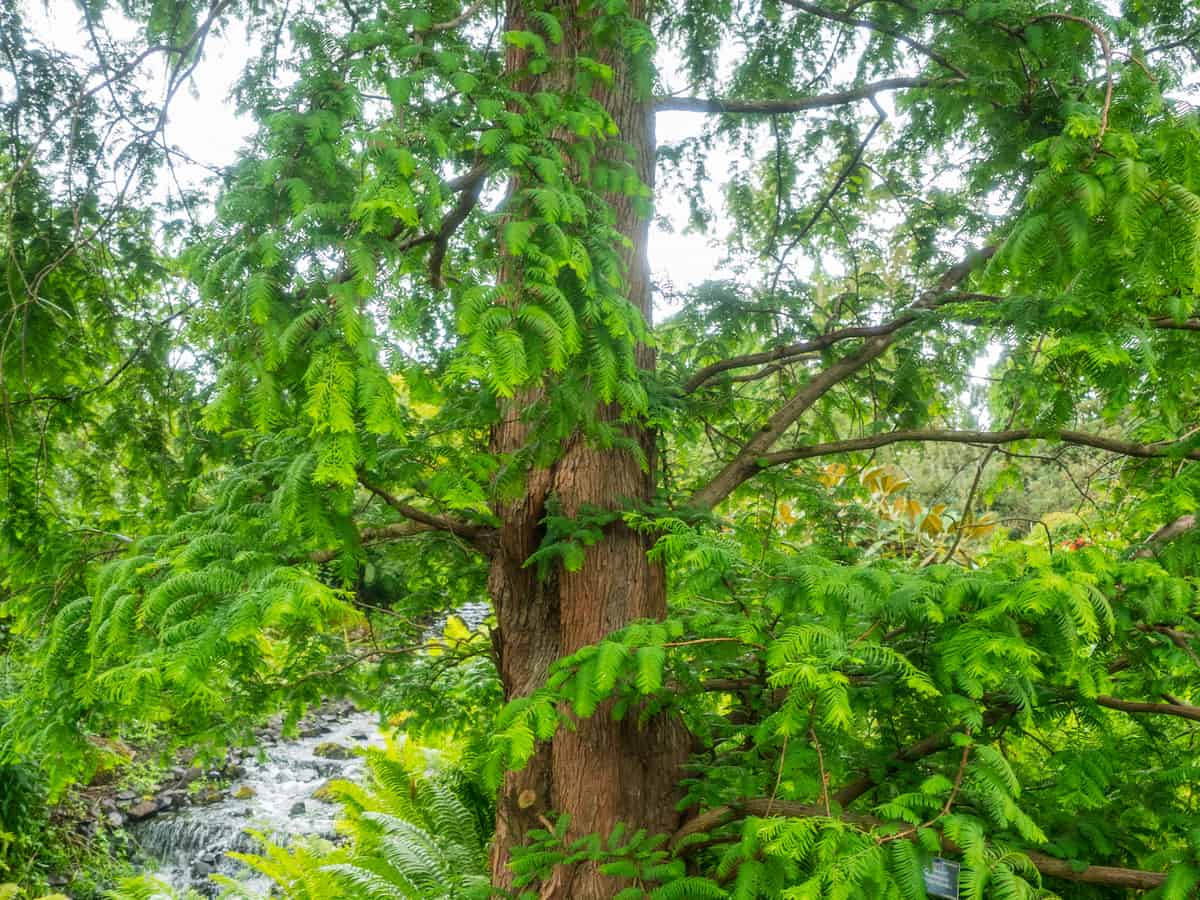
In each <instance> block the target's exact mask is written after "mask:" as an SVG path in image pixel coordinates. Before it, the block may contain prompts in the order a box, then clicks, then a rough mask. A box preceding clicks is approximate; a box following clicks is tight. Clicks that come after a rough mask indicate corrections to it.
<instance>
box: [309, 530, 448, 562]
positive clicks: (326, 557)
mask: <svg viewBox="0 0 1200 900" xmlns="http://www.w3.org/2000/svg"><path fill="white" fill-rule="evenodd" d="M443 530H444V529H441V528H436V527H434V526H433V525H422V524H420V523H419V522H393V523H392V524H391V525H379V526H376V527H372V528H364V529H363V530H362V531H360V532H359V533H358V540H359V543H361V544H364V545H366V544H380V543H383V542H385V541H396V540H399V539H401V538H406V537H412V536H413V535H416V534H429V533H430V532H435V531H443ZM338 552H339V551H337V550H317V551H316V552H314V553H310V554H309V555H308V558H309V559H310V560H311V561H313V562H315V563H327V562H329V561H330V560H332V559H336V558H337V555H338Z"/></svg>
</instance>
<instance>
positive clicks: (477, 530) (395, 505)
mask: <svg viewBox="0 0 1200 900" xmlns="http://www.w3.org/2000/svg"><path fill="white" fill-rule="evenodd" d="M358 483H359V484H361V485H362V486H363V487H365V488H366V489H367V490H368V491H370V492H371V493H372V494H374V495H375V496H376V497H378V498H379V499H380V500H382V501H383V502H384V503H386V504H387V505H388V506H390V507H391V508H392V509H394V510H396V512H398V513H400V515H402V516H404V518H406V519H410V520H411V521H413V522H416V523H417V524H420V525H424V526H425V527H426V529H427V530H436V531H448V532H449V533H450V534H453V535H455V536H456V537H460V538H462V539H463V540H465V541H468V542H469V543H471V544H473V545H474V546H476V547H478V548H480V549H483V550H486V549H487V547H488V545H489V543H490V540H491V537H492V535H493V533H494V529H492V528H488V527H487V526H485V525H475V524H472V523H471V522H464V521H462V520H460V519H448V518H445V517H444V516H435V515H433V514H432V513H427V512H425V511H424V510H422V509H417V507H415V506H412V505H410V504H408V503H405V502H404V501H402V500H400V499H399V498H398V497H396V496H393V495H392V494H390V493H388V492H387V491H386V490H384V489H383V488H381V487H379V486H378V485H375V484H373V483H371V482H370V481H368V480H367V479H366V476H364V475H362V474H361V473H360V474H359V476H358ZM364 533H365V532H364Z"/></svg>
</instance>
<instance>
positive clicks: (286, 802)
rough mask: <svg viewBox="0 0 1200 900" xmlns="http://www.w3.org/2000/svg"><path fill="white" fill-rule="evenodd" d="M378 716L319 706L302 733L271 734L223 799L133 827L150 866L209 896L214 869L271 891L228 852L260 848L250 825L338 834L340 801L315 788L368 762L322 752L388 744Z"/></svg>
mask: <svg viewBox="0 0 1200 900" xmlns="http://www.w3.org/2000/svg"><path fill="white" fill-rule="evenodd" d="M378 721H379V719H378V716H377V715H376V714H375V713H368V712H359V711H357V710H349V711H337V710H335V711H332V712H327V711H319V712H317V713H316V714H314V715H313V716H311V717H309V718H308V719H306V720H305V721H304V723H303V724H302V726H301V735H302V736H301V737H299V738H294V739H282V738H273V737H271V736H267V737H265V738H264V739H263V743H262V746H261V747H260V752H259V754H258V755H257V756H256V755H254V754H251V755H248V756H247V757H246V758H245V760H244V761H243V763H242V765H243V767H244V768H245V774H244V775H243V776H242V777H241V778H239V779H237V780H236V781H234V782H233V784H232V786H231V788H232V789H231V790H230V792H229V795H228V796H226V797H225V798H224V799H221V800H219V801H218V802H216V803H210V804H207V805H203V806H191V807H187V808H185V809H182V810H179V811H178V812H169V813H161V814H159V815H157V816H155V817H154V818H152V819H148V820H147V821H145V822H142V823H139V824H137V825H134V826H133V827H132V834H133V837H134V840H135V841H136V842H137V844H138V845H139V846H140V847H141V850H142V852H143V853H144V854H145V855H146V856H147V857H148V858H150V859H151V860H153V861H154V862H157V867H155V865H154V863H151V864H150V865H149V866H148V867H147V871H148V872H150V873H151V874H153V875H154V876H155V877H157V878H159V879H161V880H162V881H165V882H166V883H167V884H169V885H170V886H171V887H172V888H175V889H176V890H179V891H182V890H183V889H185V888H191V889H192V890H195V891H197V892H199V893H201V894H204V895H206V896H215V895H216V893H217V890H218V889H217V886H216V884H214V883H213V882H212V881H211V880H210V878H209V876H210V875H212V874H214V873H220V874H222V875H228V876H229V877H231V878H236V879H238V880H239V881H242V882H243V883H246V884H247V885H248V886H249V887H250V888H251V890H254V891H256V892H258V893H262V894H266V893H268V891H269V882H268V881H267V879H265V878H264V877H262V876H258V875H257V873H255V872H253V871H252V870H250V869H248V868H247V867H246V866H244V865H243V864H242V863H240V862H238V861H237V860H234V859H230V858H229V857H228V856H227V855H226V854H227V853H228V852H229V851H230V850H236V851H239V852H243V853H247V852H249V853H254V852H261V845H260V844H259V843H258V842H257V841H256V840H255V839H254V838H253V837H252V836H251V835H250V834H248V833H247V832H246V829H254V830H256V831H260V832H262V833H264V834H267V835H270V836H271V837H272V839H273V840H275V841H276V842H277V843H280V842H286V841H287V840H288V839H290V838H292V837H295V836H297V835H316V836H318V837H325V838H332V837H333V835H334V827H333V826H334V819H335V818H336V814H337V811H338V807H337V806H336V805H335V804H332V803H328V802H323V801H321V800H317V799H315V798H314V797H313V793H314V792H315V791H316V790H317V789H318V788H320V787H321V786H322V785H324V784H325V783H326V782H327V781H329V780H330V779H335V778H346V779H351V780H356V779H357V778H359V777H360V776H361V774H362V770H363V762H362V759H361V758H360V757H358V756H356V755H354V754H353V753H347V754H346V755H347V757H348V758H345V759H330V758H328V757H326V756H324V755H318V754H317V753H316V752H315V751H316V750H317V749H318V748H322V750H323V752H328V747H329V746H331V745H337V746H338V747H340V748H345V749H346V750H354V749H358V748H362V747H368V746H373V747H382V746H383V745H384V737H383V735H382V734H381V733H380V731H379V729H378ZM322 745H327V746H325V747H322ZM335 752H336V751H335Z"/></svg>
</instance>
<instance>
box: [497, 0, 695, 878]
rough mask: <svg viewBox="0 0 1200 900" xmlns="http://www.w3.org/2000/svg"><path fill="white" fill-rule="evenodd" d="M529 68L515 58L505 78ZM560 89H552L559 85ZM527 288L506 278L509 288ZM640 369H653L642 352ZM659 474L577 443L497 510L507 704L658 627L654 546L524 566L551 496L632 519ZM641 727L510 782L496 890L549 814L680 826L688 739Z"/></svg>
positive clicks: (601, 735)
mask: <svg viewBox="0 0 1200 900" xmlns="http://www.w3.org/2000/svg"><path fill="white" fill-rule="evenodd" d="M555 12H556V14H557V15H558V16H559V17H560V20H561V22H562V25H563V30H564V38H563V41H562V43H561V44H560V45H559V46H558V47H557V48H556V49H555V51H554V52H555V54H556V55H557V56H558V58H559V60H560V65H559V66H558V67H552V69H551V70H550V71H549V72H548V73H547V74H546V75H545V76H542V77H540V78H537V79H532V78H531V79H528V81H527V83H526V84H524V85H523V87H524V88H525V89H527V90H553V89H560V90H561V89H563V88H565V87H566V86H567V85H568V84H569V82H566V81H563V79H566V78H573V74H572V73H571V72H570V71H569V65H568V62H567V61H568V60H570V59H572V58H573V57H574V56H575V55H576V54H577V53H580V52H589V50H588V49H587V48H586V45H585V44H584V41H585V40H586V35H587V34H588V33H589V29H588V26H587V23H586V22H583V21H581V19H580V16H581V14H580V11H579V9H578V4H577V3H576V2H575V0H567V2H565V3H563V4H562V5H560V6H559V7H558V8H557V9H556V10H555ZM631 12H632V14H633V15H635V16H640V15H641V14H642V13H643V12H644V0H634V2H633V3H632V4H631ZM507 16H508V24H507V27H508V28H522V27H524V7H523V6H522V4H521V3H520V0H511V2H510V3H509V6H508V11H507ZM590 54H591V55H593V56H596V57H598V58H600V59H601V60H602V61H603V62H605V63H607V64H609V65H611V66H612V68H613V70H614V78H613V82H612V85H611V86H609V87H602V88H599V89H597V90H596V92H595V93H594V96H595V97H596V99H598V100H600V102H602V103H603V104H604V105H605V107H606V108H607V110H608V112H609V114H610V115H611V116H612V117H613V119H614V121H615V122H616V124H617V126H618V128H619V129H620V139H621V140H622V141H623V142H625V143H626V144H629V145H632V146H633V147H634V148H635V149H636V151H637V162H636V165H637V166H638V167H639V175H640V176H641V178H642V180H643V181H644V182H645V183H647V184H650V183H652V179H653V174H654V172H653V165H654V152H653V151H654V139H653V119H652V111H651V109H650V107H649V105H648V103H647V100H648V98H643V97H639V96H636V95H635V93H634V86H633V82H632V80H631V79H629V78H626V77H624V76H625V74H626V69H627V67H626V65H625V63H624V61H623V60H622V59H621V58H619V57H618V56H617V55H616V54H613V53H606V52H604V51H603V50H591V51H590ZM521 62H522V60H521V58H520V54H519V53H517V52H516V51H510V58H509V68H510V70H514V69H516V68H517V67H519V66H520V64H521ZM556 82H557V83H556ZM611 202H612V205H613V208H614V210H615V213H616V225H617V227H618V229H619V230H620V231H621V233H622V234H624V235H625V236H626V237H628V238H629V239H630V241H631V245H632V246H631V248H630V249H629V250H628V251H627V257H626V262H627V282H628V298H629V300H630V302H631V303H633V304H634V305H635V306H636V307H637V308H638V309H639V310H640V311H641V313H642V314H643V316H644V317H645V318H646V320H647V321H649V320H650V283H649V277H648V266H647V262H646V242H647V230H648V224H647V222H646V220H645V219H644V218H643V217H641V216H639V215H638V214H637V212H636V210H635V209H634V206H633V204H632V202H631V201H630V199H629V198H627V197H613V198H611ZM505 276H507V277H512V278H519V273H518V272H515V271H512V272H508V273H504V274H502V277H505ZM640 362H641V364H642V365H644V366H651V365H653V358H652V355H651V354H650V353H649V352H648V351H646V350H644V349H643V351H642V352H641V353H640ZM538 397H539V393H538V392H537V391H536V390H531V391H528V392H526V393H524V394H523V395H521V396H518V397H516V398H514V399H513V400H512V401H511V402H509V403H508V404H506V407H507V408H506V409H505V410H504V414H503V415H502V417H501V422H500V424H498V425H497V426H496V427H495V428H494V429H493V433H492V450H493V452H495V453H498V454H512V453H516V452H518V451H519V450H520V449H521V448H522V447H524V446H525V445H526V442H527V440H528V439H529V426H528V425H527V424H526V423H525V422H523V421H522V418H521V417H522V412H523V411H524V410H527V409H528V408H529V406H530V405H531V404H532V403H533V402H534V401H536V400H537V399H538ZM619 414H620V410H619V409H618V408H616V407H615V406H613V407H605V408H603V409H601V410H599V415H600V417H601V418H604V419H608V420H610V421H611V420H613V419H615V418H616V417H617V416H619ZM624 427H625V429H626V433H627V435H628V436H629V437H631V438H632V439H634V440H636V441H637V442H638V444H639V445H640V446H641V448H642V450H643V452H644V454H645V458H646V459H649V460H653V457H654V440H653V436H652V435H651V434H650V433H649V432H648V431H646V430H645V429H644V428H641V427H640V426H638V425H637V424H629V425H626V426H624ZM653 479H654V476H653V466H652V465H651V467H650V470H649V471H647V470H646V469H644V468H643V467H642V465H641V462H640V461H639V460H638V459H637V458H635V456H634V455H633V454H631V453H629V452H628V451H622V450H613V449H602V448H598V447H595V446H592V445H591V444H589V443H588V442H587V441H586V440H585V439H584V438H583V437H582V436H580V435H576V436H575V437H573V438H572V439H570V440H568V441H567V442H566V444H565V446H564V447H563V449H562V452H561V454H560V456H559V458H558V459H557V461H556V462H555V463H554V464H553V465H552V466H550V467H549V468H547V469H537V470H534V471H532V472H531V473H530V474H529V477H528V481H527V484H526V489H525V492H524V495H523V496H522V497H521V498H520V499H518V500H516V501H512V502H505V503H501V504H500V505H499V506H498V509H497V512H498V514H499V516H500V518H501V522H502V524H501V527H500V529H499V535H498V541H497V544H496V549H495V552H494V555H493V558H492V565H491V571H490V576H489V590H490V592H491V596H492V599H493V602H494V603H495V606H496V615H497V619H498V624H499V628H498V634H497V639H496V645H497V652H498V656H499V663H500V674H501V678H502V680H503V682H504V688H505V694H506V696H507V697H509V698H511V697H517V696H522V695H525V694H528V693H530V692H531V691H533V690H534V689H536V688H537V687H538V686H540V685H541V684H542V683H543V681H544V680H545V677H546V673H547V669H548V667H549V665H550V663H551V662H553V661H554V659H556V658H557V657H559V656H562V655H565V654H568V653H571V652H573V651H575V650H577V649H579V648H580V647H582V646H584V645H586V644H589V643H593V642H595V641H597V640H599V639H600V638H602V637H604V636H605V635H606V634H608V633H610V632H612V631H614V630H616V629H618V628H621V627H622V626H624V625H626V624H628V623H629V622H630V621H632V620H634V619H642V618H661V617H663V616H664V615H665V613H666V593H665V584H664V579H663V573H662V570H661V568H660V567H659V566H658V565H656V564H653V563H651V561H650V560H649V559H648V558H647V555H646V550H647V544H646V538H645V537H644V536H642V535H639V534H636V533H634V532H633V531H631V530H630V529H628V528H627V527H625V526H624V525H623V524H621V523H620V522H617V523H614V524H612V525H610V526H608V527H607V529H606V531H605V535H604V538H603V540H601V541H600V542H599V543H597V544H596V545H594V546H592V547H590V548H588V551H587V555H586V558H585V560H584V563H583V566H582V568H580V569H579V571H576V572H563V571H560V572H556V573H554V574H552V575H551V576H549V577H547V578H544V579H539V577H538V575H537V572H536V569H535V568H533V567H530V568H525V567H524V565H523V564H524V563H525V561H526V560H527V559H528V558H529V556H530V555H531V554H532V553H533V552H534V551H535V550H536V549H537V548H538V544H539V542H540V540H541V537H542V525H541V522H542V519H543V517H544V516H545V514H546V502H547V500H548V498H549V497H551V496H553V497H554V498H555V499H556V500H557V502H558V503H559V504H560V506H561V510H562V513H563V514H565V515H567V516H573V515H576V514H577V513H578V512H579V511H580V509H581V508H583V507H584V506H588V507H595V508H601V509H616V508H625V507H627V506H628V505H629V504H630V503H631V502H632V503H636V502H639V501H646V500H648V499H649V498H650V496H651V493H652V491H653V487H654V484H653ZM636 719H637V717H636V715H631V716H629V717H627V718H626V719H625V720H624V721H621V722H615V721H613V719H612V717H611V715H609V714H608V710H607V708H606V707H603V706H602V707H601V708H600V710H599V711H598V712H597V713H596V714H595V715H594V716H592V717H591V718H589V719H587V720H583V721H580V722H578V723H577V724H576V728H575V729H574V730H573V731H572V730H561V731H560V732H559V734H558V736H556V737H555V739H554V741H553V742H552V744H551V746H548V747H543V748H541V749H540V750H539V752H538V753H537V755H536V756H534V758H533V759H532V760H530V762H529V763H528V765H526V767H525V768H524V769H523V770H522V771H520V772H513V773H509V775H508V776H507V778H506V780H505V783H504V786H503V788H502V791H501V796H500V800H499V810H498V813H497V821H496V837H495V840H494V843H493V851H492V874H493V879H494V881H495V883H496V884H499V885H507V884H509V883H511V874H510V873H509V872H508V870H507V868H506V866H507V862H508V859H509V852H510V849H511V848H512V847H513V846H516V845H519V844H520V843H522V842H523V841H524V840H525V838H526V835H527V833H528V831H529V830H530V829H531V828H536V827H541V817H543V816H545V815H546V814H547V813H549V812H556V813H560V814H563V815H567V816H569V817H570V820H571V832H572V833H573V834H576V835H581V834H589V833H601V834H606V833H608V832H609V831H610V830H611V829H612V827H613V825H614V824H616V823H617V822H624V823H626V824H627V825H630V826H632V827H634V828H645V829H647V830H649V831H650V832H652V833H653V832H670V831H672V830H674V828H675V827H676V826H677V825H678V815H677V813H676V811H675V802H676V799H677V790H678V788H677V784H678V778H679V766H680V764H681V763H682V762H683V760H684V758H685V756H686V740H685V734H684V732H683V730H682V728H681V726H680V725H679V724H678V723H677V722H675V721H673V720H671V719H669V718H667V717H658V718H656V719H653V720H651V721H650V722H648V723H645V724H644V725H641V726H639V725H638V724H637V721H636ZM620 887H621V885H620V884H618V883H617V882H615V881H613V880H612V879H608V878H605V877H603V876H601V875H600V874H599V873H598V872H596V871H595V870H594V869H591V868H588V867H583V866H581V867H575V868H573V869H560V870H558V871H555V872H554V873H553V875H552V876H551V877H550V878H549V879H548V880H547V882H546V883H544V884H543V885H542V886H541V890H540V894H541V896H542V897H543V898H547V900H550V898H562V900H566V898H571V900H590V898H604V897H611V896H612V895H613V894H615V893H616V891H617V890H619V888H620Z"/></svg>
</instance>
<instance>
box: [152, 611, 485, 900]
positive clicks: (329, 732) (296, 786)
mask: <svg viewBox="0 0 1200 900" xmlns="http://www.w3.org/2000/svg"><path fill="white" fill-rule="evenodd" d="M488 612H489V606H488V604H487V603H466V604H464V605H463V606H462V607H460V608H459V609H458V610H457V611H456V615H458V616H459V617H460V618H462V619H463V621H464V622H465V623H466V625H467V626H468V627H469V628H471V629H475V628H477V627H479V624H480V623H481V622H482V621H483V619H484V617H485V616H487V614H488ZM445 624H446V620H445V617H441V618H439V619H437V620H435V621H434V622H432V623H431V624H430V629H429V631H428V632H427V633H426V638H427V639H429V638H432V637H435V636H436V635H439V634H441V633H442V630H443V629H444V628H445ZM384 744H385V740H384V735H383V733H382V732H380V730H379V717H378V715H377V714H376V713H373V712H364V711H360V710H356V709H353V708H351V707H348V706H342V705H338V704H334V705H331V706H328V707H325V708H322V709H318V710H316V711H314V712H313V713H312V714H311V715H310V716H308V717H306V718H305V719H304V720H303V721H302V722H301V723H300V736H299V737H297V738H287V739H285V738H282V737H279V736H278V733H277V731H275V732H272V731H267V732H266V733H265V734H264V736H263V738H262V742H261V744H260V746H259V752H258V753H257V754H254V753H250V754H248V755H247V756H246V757H245V758H244V759H243V760H242V762H241V765H242V768H243V769H244V772H243V774H242V775H241V777H240V778H238V779H236V780H235V781H233V782H232V784H231V785H230V790H229V791H228V793H227V794H226V795H225V796H223V798H222V799H220V800H218V801H217V802H215V803H209V804H205V805H197V806H187V807H184V808H183V809H179V810H177V811H173V812H162V813H159V814H158V815H155V816H154V817H153V818H150V819H147V820H145V821H143V822H140V823H138V824H135V825H132V826H131V833H132V835H133V838H134V840H135V841H136V843H137V844H138V846H139V847H140V848H141V850H142V853H143V854H144V855H145V856H146V857H147V858H148V859H149V860H151V862H150V863H149V864H148V865H147V867H146V871H147V872H148V873H150V874H152V875H154V876H155V877H157V878H159V879H161V880H162V881H164V882H166V883H167V884H168V885H170V886H171V887H172V888H174V889H175V890H177V891H180V892H182V891H183V890H185V889H188V888H190V889H192V890H194V891H196V892H198V893H200V894H203V895H205V896H208V897H213V896H216V895H217V894H218V893H219V887H218V886H217V885H216V884H215V883H214V882H213V881H212V880H211V879H210V877H209V876H211V875H213V874H221V875H227V876H229V877H230V878H234V879H237V880H238V881H240V882H242V883H243V884H245V885H246V886H247V887H248V888H249V889H250V890H251V891H252V892H254V893H258V894H262V895H264V896H265V895H267V894H268V893H269V892H270V882H269V881H268V880H267V879H266V878H265V877H264V876H260V875H258V874H257V873H255V872H254V871H252V870H251V869H249V868H247V867H246V866H244V865H243V864H242V863H240V862H238V861H237V860H234V859H230V858H229V857H228V856H227V854H228V852H229V851H231V850H234V851H238V852H241V853H256V852H261V845H260V844H259V843H258V841H256V840H255V839H254V838H253V836H251V835H250V834H247V829H253V830H255V831H259V832H262V833H263V834H266V835H269V836H270V837H271V838H272V839H273V840H274V841H275V842H276V843H286V842H287V841H288V840H289V839H291V838H293V837H296V836H299V835H315V836H317V837H324V838H332V837H334V835H335V831H334V821H335V819H336V818H337V813H338V807H337V805H336V804H333V803H328V802H324V801H321V800H317V799H316V798H314V797H313V793H314V792H315V791H317V790H318V788H320V787H322V786H323V785H324V784H325V783H326V782H327V781H329V780H330V779H339V778H340V779H348V780H351V781H354V780H357V779H359V778H360V777H361V775H362V772H363V761H362V758H361V757H360V756H359V755H357V754H356V753H354V752H353V751H355V750H359V749H362V748H365V747H382V746H384ZM323 745H326V746H323ZM333 745H337V747H338V748H340V749H341V750H342V751H345V752H344V754H339V755H344V756H345V758H342V759H336V758H334V759H331V758H329V756H327V755H325V754H326V753H327V752H328V750H329V748H330V747H332V746H333ZM318 750H321V752H320V753H318V752H317V751H318Z"/></svg>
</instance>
